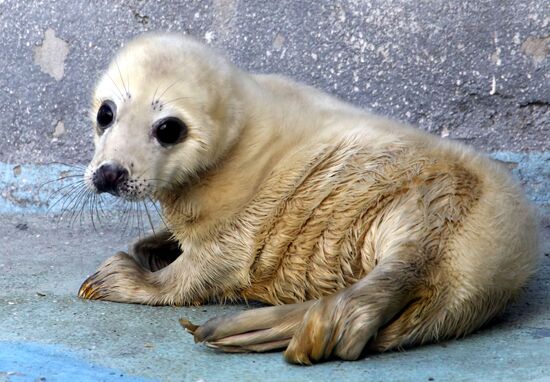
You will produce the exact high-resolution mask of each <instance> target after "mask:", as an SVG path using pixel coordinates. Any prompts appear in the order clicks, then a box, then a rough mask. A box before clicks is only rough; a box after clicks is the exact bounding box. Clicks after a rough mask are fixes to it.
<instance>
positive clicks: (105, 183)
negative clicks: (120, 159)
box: [93, 163, 128, 195]
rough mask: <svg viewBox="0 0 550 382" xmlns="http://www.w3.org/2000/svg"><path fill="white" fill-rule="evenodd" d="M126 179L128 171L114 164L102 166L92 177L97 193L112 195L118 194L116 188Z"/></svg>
mask: <svg viewBox="0 0 550 382" xmlns="http://www.w3.org/2000/svg"><path fill="white" fill-rule="evenodd" d="M127 179H128V170H126V169H125V168H124V167H122V166H121V165H119V164H116V163H105V164H102V165H101V166H100V167H99V168H98V169H97V171H96V173H95V174H94V177H93V181H94V185H95V186H96V188H97V190H98V191H99V192H110V193H111V194H114V195H117V193H118V186H119V185H120V184H121V183H122V182H124V181H125V180H127Z"/></svg>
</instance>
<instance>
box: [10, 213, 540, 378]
mask: <svg viewBox="0 0 550 382" xmlns="http://www.w3.org/2000/svg"><path fill="white" fill-rule="evenodd" d="M548 218H550V215H547V219H546V220H545V221H544V224H545V227H546V228H545V231H544V232H545V241H544V243H545V244H544V246H543V248H542V253H543V255H542V258H541V267H540V270H539V272H538V273H537V275H536V277H535V278H534V280H533V282H532V283H531V284H530V285H529V287H528V288H527V289H526V292H525V294H524V295H523V296H522V298H521V300H520V301H518V302H517V303H516V304H515V305H513V306H511V307H510V309H508V311H507V313H506V315H505V316H504V317H503V318H501V319H500V320H498V321H497V322H496V323H494V324H493V325H490V327H489V328H486V329H484V330H481V331H480V332H478V333H475V334H473V335H471V336H469V337H467V338H465V339H461V340H457V341H447V342H444V343H441V344H436V345H429V346H424V347H418V348H414V349H411V350H408V351H406V352H392V353H387V354H382V355H375V356H371V357H368V358H366V359H364V360H361V361H358V362H338V361H336V362H331V363H326V364H322V365H317V366H314V367H310V368H307V367H299V366H293V365H289V364H286V363H285V362H284V361H283V359H282V356H281V354H280V353H271V354H244V355H243V354H233V355H231V354H223V353H218V352H215V351H213V350H211V349H208V348H205V347H203V346H199V345H196V344H194V343H193V339H192V337H191V336H190V335H189V334H187V333H185V331H184V330H183V329H182V328H181V327H180V326H179V324H178V318H180V317H186V318H188V319H190V320H191V321H193V322H202V321H204V320H206V319H207V318H209V317H212V316H214V315H218V314H223V313H226V312H233V311H237V310H241V309H244V308H246V307H244V306H240V305H226V306H218V305H213V306H202V307H192V308H174V307H148V306H140V305H129V304H115V303H105V302H90V301H82V300H79V299H77V298H76V297H75V294H76V291H77V290H78V287H79V286H80V283H81V282H82V280H84V279H85V277H86V276H87V275H88V274H89V273H91V272H93V270H94V269H95V268H96V267H97V266H98V265H99V263H100V262H101V261H102V260H103V259H104V258H105V257H106V256H107V255H109V254H113V253H114V252H116V251H117V250H124V249H125V248H126V243H127V242H128V241H129V240H130V237H128V236H121V234H120V231H119V230H118V229H117V227H116V226H111V225H109V224H106V225H105V226H104V227H103V228H102V229H101V230H98V231H94V230H93V228H92V227H91V226H90V225H88V224H85V223H84V224H83V225H78V224H77V225H76V226H73V227H70V228H68V227H65V226H63V225H60V226H58V225H57V223H56V219H55V217H52V218H46V217H44V216H43V215H16V216H9V215H4V216H3V217H2V219H3V223H2V224H1V225H0V242H1V243H2V245H3V250H2V251H1V252H0V270H1V272H2V275H3V276H2V277H1V278H0V307H1V309H0V322H2V323H3V324H2V330H1V331H0V356H2V355H3V354H9V353H8V352H7V350H10V352H11V351H12V349H18V351H19V352H21V348H23V349H25V350H26V349H27V347H28V346H29V345H28V344H31V346H34V347H35V348H32V347H31V349H30V350H29V351H30V352H31V353H32V354H33V355H34V357H35V358H34V359H33V361H32V362H26V363H25V362H24V361H25V360H24V359H23V360H22V361H21V362H20V363H19V366H20V368H19V369H18V368H16V367H17V365H16V364H15V362H13V361H11V362H10V359H7V360H5V359H2V358H0V381H1V380H2V379H1V378H2V376H1V375H2V374H1V372H4V373H7V372H12V373H16V372H17V373H20V374H22V375H23V376H22V377H26V378H28V379H26V380H30V381H34V380H37V379H38V378H40V377H45V378H46V380H47V381H50V380H62V381H78V380H79V379H78V378H76V379H71V378H65V379H64V378H63V377H61V378H60V377H59V376H57V375H55V374H54V373H53V372H52V370H50V369H48V364H49V363H50V358H52V359H54V360H55V359H59V358H61V359H62V360H64V359H67V358H69V359H71V358H72V359H75V358H76V359H78V360H79V362H80V363H84V364H85V365H86V370H89V369H93V370H94V369H95V370H99V371H101V372H102V373H103V374H104V375H105V376H106V377H105V380H109V381H110V380H117V381H118V380H122V381H124V379H120V378H121V377H120V375H122V376H123V377H125V378H127V379H128V380H131V381H133V380H135V378H136V377H142V378H149V379H152V380H159V381H200V380H203V381H208V382H212V381H335V380H340V381H364V380H369V381H370V380H372V381H476V380H483V381H528V380H534V381H537V380H538V381H543V380H548V379H545V378H547V377H549V376H550V351H549V350H550V315H549V306H550V294H549V293H548V288H549V287H550V277H549V276H550V272H549V271H550V257H549V252H550V219H548ZM52 238H55V240H53V239H52ZM14 344H15V345H19V346H15V345H14ZM44 344H47V345H48V346H49V345H52V347H51V348H50V347H48V346H46V347H45V346H44ZM43 352H49V353H53V354H54V355H55V356H51V357H50V358H46V357H44V356H43V355H42V353H43ZM45 360H47V361H48V362H45ZM73 363H74V362H70V363H69V364H70V365H72V364H73ZM29 365H30V366H29ZM32 365H34V367H32ZM8 366H9V368H7V367H8ZM39 366H42V367H39ZM64 369H65V367H64V366H62V367H59V369H58V370H57V371H58V372H59V371H60V370H64ZM77 370H78V369H77ZM105 370H107V371H105ZM33 373H34V374H33ZM103 374H100V375H103ZM73 377H74V375H73ZM12 380H13V381H18V380H19V379H16V378H13V379H12ZM98 380H99V379H98Z"/></svg>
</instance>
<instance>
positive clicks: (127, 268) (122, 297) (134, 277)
mask: <svg viewBox="0 0 550 382" xmlns="http://www.w3.org/2000/svg"><path fill="white" fill-rule="evenodd" d="M150 273H151V272H149V271H148V270H146V269H144V268H143V267H142V266H141V265H139V264H138V263H137V262H136V261H135V260H134V258H132V257H131V256H129V255H128V254H127V253H125V252H119V253H117V254H116V255H114V256H111V257H110V258H108V259H107V260H105V261H104V262H103V264H101V265H100V266H99V269H98V270H97V272H96V273H94V274H93V275H91V276H90V277H88V278H87V279H86V281H84V282H83V283H82V286H81V287H80V290H79V291H78V297H80V298H83V299H88V300H108V301H116V302H128V303H137V304H152V303H153V300H152V299H153V298H154V296H155V295H156V287H155V286H154V285H153V283H151V282H150V280H149V274H150Z"/></svg>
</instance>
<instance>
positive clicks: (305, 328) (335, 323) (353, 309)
mask: <svg viewBox="0 0 550 382" xmlns="http://www.w3.org/2000/svg"><path fill="white" fill-rule="evenodd" d="M406 247H407V249H408V250H409V251H410V250H411V249H412V248H411V246H406ZM413 247H414V246H413ZM410 254H411V253H409V254H407V255H405V254H402V255H401V256H392V257H391V258H388V259H387V260H386V261H384V262H381V263H380V264H378V265H377V266H376V267H375V268H374V269H373V270H372V271H371V272H370V273H369V274H368V275H367V276H366V277H365V278H364V279H362V280H360V281H359V282H358V283H356V284H354V285H352V286H351V287H349V288H346V289H344V290H342V291H340V292H338V293H336V294H334V295H332V296H327V297H324V298H321V299H320V300H316V301H308V302H305V303H301V304H292V305H282V306H275V307H267V308H261V309H255V310H250V311H246V312H243V313H239V314H235V315H229V316H222V317H218V318H214V319H211V320H209V321H207V322H206V323H205V324H204V325H201V326H196V325H193V324H191V323H190V322H189V321H186V320H181V324H182V325H183V326H184V327H185V328H186V329H187V330H188V331H189V332H191V333H192V334H193V335H194V337H195V341H196V342H205V343H206V345H207V346H210V347H214V348H218V349H220V350H222V351H227V352H250V351H252V352H263V351H269V350H278V349H284V348H286V351H285V353H284V356H285V358H286V360H287V361H289V362H292V363H298V364H312V363H315V362H320V361H323V360H327V359H329V358H332V357H337V358H341V359H345V360H355V359H357V358H359V357H360V356H361V354H362V352H363V350H364V349H365V348H366V346H367V344H369V345H374V344H375V343H376V342H377V341H379V340H385V341H386V342H387V341H388V339H387V338H377V333H378V331H379V330H380V329H381V328H383V327H385V326H386V325H387V324H388V323H390V321H392V320H393V319H395V318H397V316H399V313H402V312H403V311H404V310H406V308H407V307H408V306H409V304H412V303H414V302H415V301H418V300H419V299H420V298H421V289H420V285H421V283H420V280H421V278H422V273H423V272H422V271H421V265H420V264H419V263H418V262H417V261H415V260H417V259H418V257H417V256H414V255H413V256H409V255H410ZM419 267H420V268H419ZM413 305H414V306H415V307H417V306H418V304H416V303H415V304H413ZM405 326H406V325H405ZM405 329H406V330H409V329H410V328H405ZM400 334H401V333H400ZM397 340H398V341H397V342H399V340H400V338H397ZM403 340H405V338H403ZM287 345H288V346H287ZM369 347H371V346H369Z"/></svg>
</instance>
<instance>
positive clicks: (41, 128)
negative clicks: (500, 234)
mask: <svg viewBox="0 0 550 382" xmlns="http://www.w3.org/2000/svg"><path fill="white" fill-rule="evenodd" d="M146 30H174V31H181V32H184V33H188V34H191V35H194V36H197V37H198V38H200V39H202V40H204V41H206V42H207V43H209V44H211V45H214V46H217V47H219V48H220V49H221V50H223V51H225V52H227V54H228V55H229V56H230V57H231V58H232V60H233V61H234V62H235V63H236V64H237V65H239V66H241V67H243V68H245V69H248V70H252V71H256V72H278V73H283V74H287V75H290V76H292V77H294V78H296V79H298V80H301V81H303V82H306V83H308V84H312V85H315V86H317V87H319V88H321V89H325V90H327V91H329V92H330V93H332V94H335V95H337V96H339V97H341V98H343V99H347V100H349V101H351V102H353V103H355V104H357V105H361V106H365V107H368V108H371V109H373V110H374V111H377V112H380V113H383V114H386V115H391V116H394V117H396V118H399V119H401V120H404V121H407V122H410V123H413V124H415V125H418V126H420V127H421V128H423V129H427V130H430V131H433V132H434V133H436V134H440V135H442V136H446V137H449V138H454V139H460V140H463V141H467V142H469V143H471V144H473V145H475V146H477V147H480V148H482V149H486V150H491V151H492V150H509V151H532V150H535V151H542V150H545V149H548V147H549V146H550V145H549V142H550V138H549V135H550V130H549V125H550V117H549V116H550V112H549V103H550V59H549V52H550V45H549V44H550V39H549V37H550V2H549V1H547V0H543V1H541V0H525V1H514V0H481V1H480V0H462V1H447V0H434V1H407V0H395V1H387V0H356V1H332V0H324V1H316V2H309V1H294V0H285V1H270V0H264V1H236V0H213V1H198V0H197V1H188V0H178V1H146V0H114V1H113V0H96V1H84V0H78V1H68V0H52V1H40V0H37V1H16V0H1V1H0V33H1V35H2V39H1V40H0V49H1V51H2V52H3V54H0V67H1V68H2V70H1V71H0V161H3V162H10V163H17V164H20V163H29V162H40V163H44V162H50V161H61V162H79V163H81V162H84V161H86V159H88V158H89V157H90V156H91V144H90V143H91V129H90V128H89V126H88V121H87V117H88V116H87V113H88V111H87V110H88V102H89V98H90V97H89V96H90V93H91V89H92V87H93V83H94V81H95V80H96V78H97V77H98V75H99V73H100V71H101V70H102V69H103V68H105V66H106V65H107V63H108V61H109V60H110V58H111V57H112V55H113V54H114V52H115V51H116V50H117V49H119V48H120V46H121V45H122V44H123V43H124V41H126V40H127V39H128V38H130V37H131V36H134V35H136V34H138V33H141V32H143V31H146ZM60 123H62V124H63V129H64V132H63V133H60V130H59V124H60Z"/></svg>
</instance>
